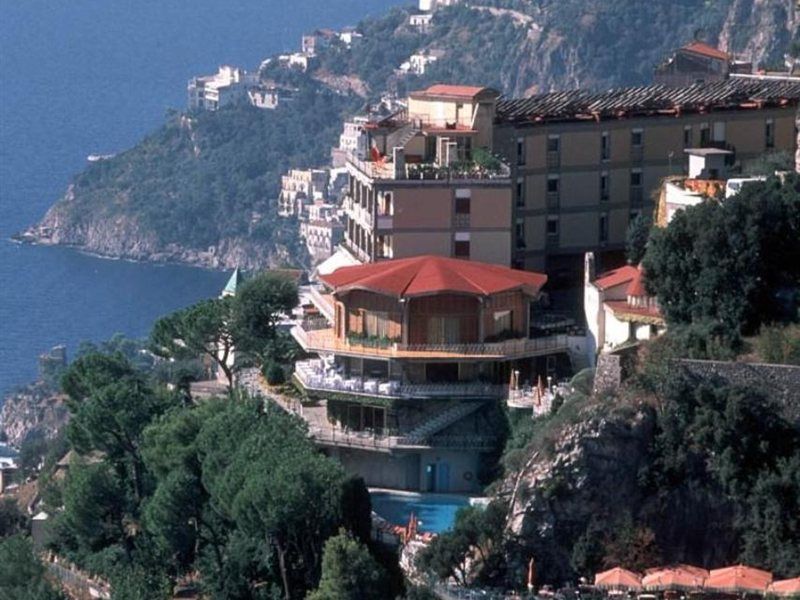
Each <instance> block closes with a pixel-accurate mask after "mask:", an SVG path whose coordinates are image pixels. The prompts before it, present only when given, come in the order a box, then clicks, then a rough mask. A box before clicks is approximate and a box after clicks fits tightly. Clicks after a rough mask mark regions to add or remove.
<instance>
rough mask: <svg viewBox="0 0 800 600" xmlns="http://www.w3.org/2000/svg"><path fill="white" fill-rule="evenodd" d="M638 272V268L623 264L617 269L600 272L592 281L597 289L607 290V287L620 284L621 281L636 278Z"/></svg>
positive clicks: (626, 281)
mask: <svg viewBox="0 0 800 600" xmlns="http://www.w3.org/2000/svg"><path fill="white" fill-rule="evenodd" d="M638 272H639V269H637V268H636V267H634V266H631V265H625V266H624V267H620V268H619V269H614V270H612V271H606V272H605V273H601V274H600V275H598V276H597V278H596V279H595V280H594V281H593V282H592V283H593V284H594V286H595V287H596V288H597V289H599V290H607V289H608V288H612V287H616V286H618V285H622V284H623V283H628V282H629V281H632V280H633V279H634V278H636V275H637V273H638Z"/></svg>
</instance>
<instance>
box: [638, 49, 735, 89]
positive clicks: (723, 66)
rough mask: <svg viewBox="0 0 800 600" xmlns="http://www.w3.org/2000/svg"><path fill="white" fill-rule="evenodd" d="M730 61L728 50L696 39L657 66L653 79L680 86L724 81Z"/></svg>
mask: <svg viewBox="0 0 800 600" xmlns="http://www.w3.org/2000/svg"><path fill="white" fill-rule="evenodd" d="M730 63H731V57H730V55H729V54H728V53H727V52H723V51H722V50H719V49H718V48H715V47H714V46H710V45H708V44H706V43H703V42H698V41H694V42H691V43H689V44H686V45H685V46H683V47H682V48H678V49H677V50H676V51H675V52H674V53H673V55H672V56H670V57H669V58H668V59H667V60H666V61H665V62H664V63H663V64H660V65H659V66H658V67H656V70H655V73H654V75H653V81H654V82H655V83H659V84H662V85H670V86H678V87H683V86H687V85H692V84H695V83H710V82H712V81H722V80H724V79H726V78H727V77H728V71H729V66H730Z"/></svg>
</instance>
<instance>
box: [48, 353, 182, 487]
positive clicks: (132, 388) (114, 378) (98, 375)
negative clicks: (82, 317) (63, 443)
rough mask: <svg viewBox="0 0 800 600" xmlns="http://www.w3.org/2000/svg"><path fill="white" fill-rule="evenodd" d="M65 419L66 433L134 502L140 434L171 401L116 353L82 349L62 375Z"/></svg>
mask: <svg viewBox="0 0 800 600" xmlns="http://www.w3.org/2000/svg"><path fill="white" fill-rule="evenodd" d="M63 388H64V391H65V392H66V393H67V395H68V397H67V401H66V402H67V407H68V408H69V410H70V413H71V416H72V418H71V419H70V422H69V425H68V428H67V436H68V438H69V441H70V443H71V444H72V446H73V447H74V448H75V450H77V451H78V452H79V453H81V454H86V453H89V452H92V451H99V452H101V453H102V454H103V455H104V456H105V458H106V459H107V460H108V461H109V463H111V464H112V465H113V466H114V468H115V469H116V471H117V473H118V474H119V475H120V476H122V477H124V479H125V480H126V481H127V482H129V484H130V486H131V489H132V491H133V494H134V496H135V498H136V499H137V502H138V501H140V500H141V499H142V498H143V496H144V493H145V490H144V486H145V480H144V479H145V473H144V465H143V461H142V457H141V452H140V445H141V439H140V438H141V434H142V431H143V430H144V428H145V427H146V426H147V425H148V424H149V423H150V421H151V420H152V419H153V418H154V417H155V416H157V415H159V414H161V413H163V412H164V411H165V410H166V409H167V408H168V407H169V406H170V405H172V404H174V403H175V400H174V398H172V397H171V396H169V395H168V394H166V392H164V391H162V390H158V391H157V390H155V389H153V387H152V386H151V385H150V384H149V383H148V382H147V381H146V380H145V379H144V377H143V376H142V375H141V374H140V373H138V372H137V371H136V370H134V369H133V367H132V366H131V365H130V364H129V363H128V362H127V360H125V359H124V358H123V357H122V356H121V355H119V354H117V355H114V356H109V355H105V354H96V353H95V354H87V355H85V356H82V357H80V358H79V359H77V360H76V361H75V362H74V363H72V364H71V365H70V367H69V369H68V370H67V372H66V374H65V375H64V378H63Z"/></svg>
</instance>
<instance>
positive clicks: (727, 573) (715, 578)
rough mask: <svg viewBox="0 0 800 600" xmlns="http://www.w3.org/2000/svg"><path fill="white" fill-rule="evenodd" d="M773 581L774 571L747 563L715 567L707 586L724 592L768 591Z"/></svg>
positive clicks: (706, 583) (707, 580)
mask: <svg viewBox="0 0 800 600" xmlns="http://www.w3.org/2000/svg"><path fill="white" fill-rule="evenodd" d="M770 583H772V573H770V572H769V571H762V570H761V569H754V568H753V567H747V566H745V565H735V566H733V567H725V568H724V569H714V570H713V571H711V573H710V574H709V576H708V579H706V581H705V584H704V585H705V587H706V588H707V589H711V590H717V591H723V592H761V593H763V592H766V591H767V586H768V585H769V584H770Z"/></svg>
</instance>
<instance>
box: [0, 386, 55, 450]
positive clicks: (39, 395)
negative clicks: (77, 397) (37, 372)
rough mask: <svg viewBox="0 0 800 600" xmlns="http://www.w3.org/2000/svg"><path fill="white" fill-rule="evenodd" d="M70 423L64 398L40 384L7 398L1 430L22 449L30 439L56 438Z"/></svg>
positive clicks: (1, 411)
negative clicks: (33, 437) (37, 437)
mask: <svg viewBox="0 0 800 600" xmlns="http://www.w3.org/2000/svg"><path fill="white" fill-rule="evenodd" d="M68 419H69V411H68V410H67V407H66V406H65V405H64V398H63V396H62V395H61V394H58V393H56V392H53V390H52V388H50V387H49V386H47V385H45V384H43V383H41V382H39V383H34V384H31V385H29V386H26V387H25V388H22V389H21V390H19V391H15V392H12V393H10V394H8V395H7V396H6V397H5V402H4V404H3V407H2V409H0V430H2V431H3V432H4V433H5V434H6V437H7V439H8V442H9V443H10V444H11V445H13V446H17V447H19V445H20V444H22V442H23V441H24V440H25V438H27V437H28V436H33V435H41V436H42V437H45V438H50V437H53V436H55V435H56V434H57V433H58V432H59V431H61V430H62V429H63V428H64V426H65V425H66V424H67V421H68Z"/></svg>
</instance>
